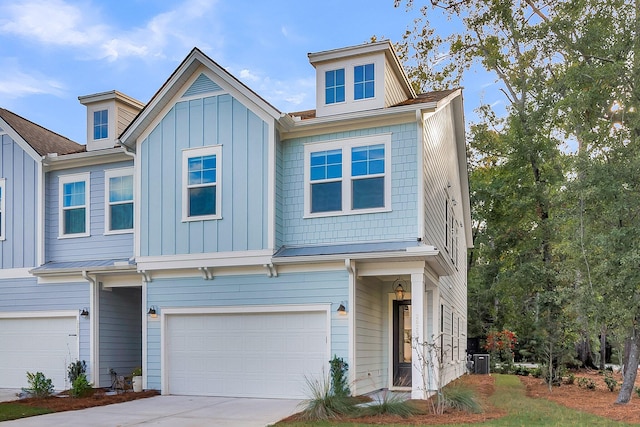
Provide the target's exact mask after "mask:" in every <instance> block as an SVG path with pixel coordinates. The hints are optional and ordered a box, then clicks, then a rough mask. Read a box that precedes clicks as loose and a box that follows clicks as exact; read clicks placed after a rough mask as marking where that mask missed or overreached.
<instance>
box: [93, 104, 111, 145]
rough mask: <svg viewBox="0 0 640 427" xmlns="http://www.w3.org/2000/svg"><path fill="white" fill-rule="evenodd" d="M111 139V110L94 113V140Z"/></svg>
mask: <svg viewBox="0 0 640 427" xmlns="http://www.w3.org/2000/svg"><path fill="white" fill-rule="evenodd" d="M108 137H109V110H100V111H94V112H93V139H105V138H108Z"/></svg>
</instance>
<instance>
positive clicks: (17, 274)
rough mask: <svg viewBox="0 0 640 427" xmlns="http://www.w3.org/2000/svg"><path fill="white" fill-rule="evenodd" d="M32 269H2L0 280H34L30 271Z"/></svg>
mask: <svg viewBox="0 0 640 427" xmlns="http://www.w3.org/2000/svg"><path fill="white" fill-rule="evenodd" d="M30 270H31V268H6V269H0V280H2V279H30V278H33V276H32V275H31V273H29V271H30Z"/></svg>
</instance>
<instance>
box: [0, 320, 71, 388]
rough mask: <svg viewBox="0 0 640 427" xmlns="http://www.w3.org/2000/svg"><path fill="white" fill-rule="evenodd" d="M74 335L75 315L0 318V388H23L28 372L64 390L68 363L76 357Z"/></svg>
mask: <svg viewBox="0 0 640 427" xmlns="http://www.w3.org/2000/svg"><path fill="white" fill-rule="evenodd" d="M76 335H77V318H76V317H20V318H1V319H0V388H20V387H25V386H26V385H27V377H26V373H27V371H28V372H42V373H44V374H45V376H47V378H50V379H51V380H52V381H53V384H54V387H55V388H56V389H63V388H64V387H65V385H66V383H65V379H66V372H67V366H68V365H69V363H71V362H73V361H75V360H77V359H78V342H77V339H78V338H77V336H76Z"/></svg>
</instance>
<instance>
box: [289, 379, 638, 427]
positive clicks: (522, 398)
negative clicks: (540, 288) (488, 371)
mask: <svg viewBox="0 0 640 427" xmlns="http://www.w3.org/2000/svg"><path fill="white" fill-rule="evenodd" d="M495 377H496V382H495V393H494V394H493V395H492V396H491V398H490V400H491V403H492V404H493V405H495V406H496V407H498V408H502V409H504V410H506V411H507V415H506V416H504V417H502V418H499V419H496V420H492V421H487V422H483V423H479V424H446V425H445V426H447V427H454V426H485V427H487V426H495V427H506V426H508V427H514V426H526V427H536V426H540V427H547V426H563V427H564V426H576V427H581V426H632V425H635V424H627V423H622V422H617V421H612V420H608V419H606V418H602V417H598V416H595V415H591V414H587V413H584V412H580V411H576V410H573V409H569V408H566V407H564V406H561V405H557V404H555V403H553V402H550V401H548V400H546V399H531V398H529V397H527V396H526V395H525V387H524V385H523V384H522V383H521V382H520V380H519V379H518V377H516V376H515V375H495ZM278 425H280V426H282V427H302V426H307V427H308V426H314V427H320V426H332V427H336V426H338V427H365V426H369V424H357V423H330V422H295V423H286V424H278ZM410 425H411V424H392V425H391V426H395V427H404V426H410Z"/></svg>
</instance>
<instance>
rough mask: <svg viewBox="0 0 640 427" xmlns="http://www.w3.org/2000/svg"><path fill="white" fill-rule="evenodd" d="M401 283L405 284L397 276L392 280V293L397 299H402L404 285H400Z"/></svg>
mask: <svg viewBox="0 0 640 427" xmlns="http://www.w3.org/2000/svg"><path fill="white" fill-rule="evenodd" d="M403 283H404V285H405V286H406V285H407V283H406V282H405V281H404V280H402V279H401V278H399V277H398V278H397V279H396V280H395V282H393V285H392V289H393V293H394V294H396V300H398V301H401V300H403V299H404V293H405V289H404V286H402V284H403Z"/></svg>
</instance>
